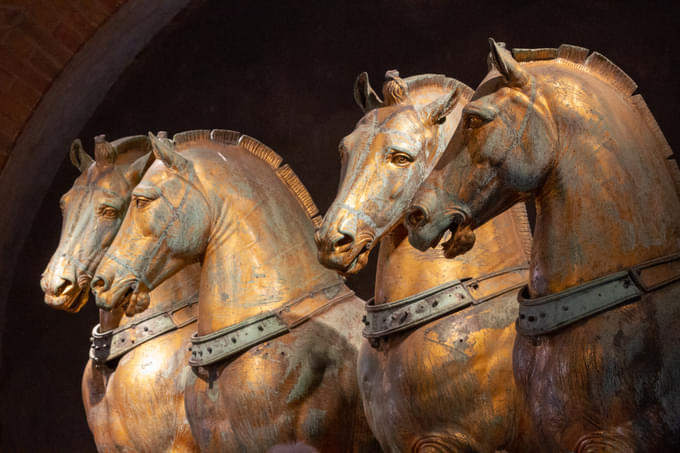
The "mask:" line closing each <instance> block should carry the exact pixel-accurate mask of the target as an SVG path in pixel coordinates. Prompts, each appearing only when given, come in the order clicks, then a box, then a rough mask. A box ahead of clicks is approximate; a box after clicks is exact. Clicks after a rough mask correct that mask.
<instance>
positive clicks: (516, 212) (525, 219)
mask: <svg viewBox="0 0 680 453" xmlns="http://www.w3.org/2000/svg"><path fill="white" fill-rule="evenodd" d="M510 214H511V215H512V218H513V220H514V221H515V225H517V232H518V234H519V239H520V243H521V245H522V251H523V252H524V255H525V256H526V257H527V258H529V257H531V243H532V241H533V236H532V234H531V226H530V225H529V215H528V214H527V205H526V204H525V203H523V202H520V203H516V204H515V205H514V206H513V207H511V208H510Z"/></svg>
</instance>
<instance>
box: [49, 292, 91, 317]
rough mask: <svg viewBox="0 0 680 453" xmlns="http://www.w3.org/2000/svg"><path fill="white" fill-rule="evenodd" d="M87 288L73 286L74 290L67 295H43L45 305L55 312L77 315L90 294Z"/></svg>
mask: <svg viewBox="0 0 680 453" xmlns="http://www.w3.org/2000/svg"><path fill="white" fill-rule="evenodd" d="M89 290H90V288H89V286H87V287H84V288H81V287H79V286H77V285H74V289H73V290H72V291H71V292H69V293H67V294H60V295H58V296H57V295H53V294H45V303H46V304H47V305H49V306H50V307H52V308H55V309H57V310H63V311H66V312H69V313H78V312H79V311H80V310H81V309H82V308H83V307H84V306H85V304H86V303H87V301H88V299H89V297H90V294H89Z"/></svg>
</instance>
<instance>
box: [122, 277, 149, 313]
mask: <svg viewBox="0 0 680 453" xmlns="http://www.w3.org/2000/svg"><path fill="white" fill-rule="evenodd" d="M120 300H121V302H120V307H121V308H122V309H123V311H124V312H125V314H126V315H128V316H134V315H136V314H137V313H141V312H143V311H144V310H146V309H147V308H148V306H149V292H148V291H147V290H146V289H145V287H144V286H143V285H141V284H140V283H139V282H138V281H136V280H135V281H133V282H132V283H131V284H130V285H128V287H127V289H126V290H125V292H124V293H123V295H122V297H121V299H120Z"/></svg>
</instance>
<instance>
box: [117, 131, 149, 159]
mask: <svg viewBox="0 0 680 453" xmlns="http://www.w3.org/2000/svg"><path fill="white" fill-rule="evenodd" d="M111 145H113V149H115V150H116V155H117V156H119V155H121V154H123V153H126V152H128V151H130V150H138V149H141V150H143V151H144V152H149V151H151V141H150V140H149V137H147V136H146V135H131V136H129V137H122V138H119V139H117V140H114V141H113V142H111Z"/></svg>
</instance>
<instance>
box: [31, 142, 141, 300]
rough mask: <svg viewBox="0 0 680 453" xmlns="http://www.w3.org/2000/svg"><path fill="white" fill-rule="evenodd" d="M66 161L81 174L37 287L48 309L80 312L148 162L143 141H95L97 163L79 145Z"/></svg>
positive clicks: (63, 201)
mask: <svg viewBox="0 0 680 453" xmlns="http://www.w3.org/2000/svg"><path fill="white" fill-rule="evenodd" d="M70 158H71V162H72V163H73V165H75V166H76V168H78V169H79V170H80V172H81V174H80V176H78V178H77V179H76V181H75V182H74V184H73V186H72V187H71V189H70V190H69V191H68V192H66V193H65V194H64V195H63V196H62V197H61V201H60V203H59V205H60V207H61V211H62V215H63V224H62V231H61V238H60V240H59V245H58V246H57V250H56V251H55V252H54V255H52V258H51V259H50V262H49V264H48V265H47V268H46V269H45V272H44V273H43V275H42V278H41V280H40V285H41V287H42V290H43V292H44V293H45V303H47V304H48V305H50V306H51V307H52V308H57V309H60V310H66V311H70V312H78V311H79V310H80V309H81V308H82V307H83V305H85V303H86V302H87V299H88V292H89V286H90V281H91V279H92V275H93V274H94V271H95V269H96V268H97V266H98V265H99V262H100V261H101V259H102V256H103V254H104V252H105V251H106V249H107V248H108V247H109V246H110V245H111V242H112V241H113V238H114V237H115V235H116V232H117V231H118V228H119V227H120V225H121V222H122V220H123V217H124V216H125V212H126V210H127V207H128V204H129V201H130V194H131V192H132V188H133V187H134V186H135V185H136V184H137V183H138V182H139V180H140V179H141V177H142V174H143V173H144V170H145V169H146V168H147V166H148V165H149V163H150V160H151V159H152V157H151V153H150V146H149V142H148V140H147V139H146V137H144V136H132V137H125V138H122V139H119V140H116V141H114V142H113V143H109V142H108V141H106V137H105V136H103V135H99V136H97V137H95V158H94V159H92V157H90V156H89V155H88V154H87V153H86V152H85V151H84V150H83V146H82V144H81V142H80V140H74V141H73V143H72V145H71V150H70Z"/></svg>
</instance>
